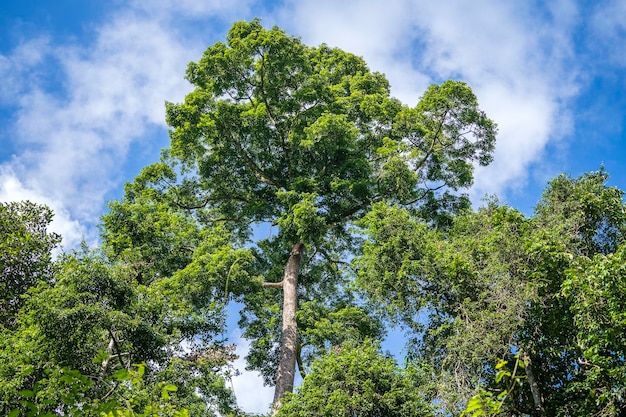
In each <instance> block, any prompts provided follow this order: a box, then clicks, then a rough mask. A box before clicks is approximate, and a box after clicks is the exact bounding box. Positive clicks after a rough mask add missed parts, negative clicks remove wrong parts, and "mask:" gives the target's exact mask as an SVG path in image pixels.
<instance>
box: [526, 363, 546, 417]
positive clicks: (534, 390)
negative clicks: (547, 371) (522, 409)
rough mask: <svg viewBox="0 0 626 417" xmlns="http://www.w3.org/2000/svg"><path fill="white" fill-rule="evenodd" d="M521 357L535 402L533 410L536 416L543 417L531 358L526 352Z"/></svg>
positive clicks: (541, 399)
mask: <svg viewBox="0 0 626 417" xmlns="http://www.w3.org/2000/svg"><path fill="white" fill-rule="evenodd" d="M522 359H523V360H524V368H525V369H526V376H527V377H528V384H529V385H530V392H531V393H532V396H533V402H534V403H535V411H536V413H537V415H538V416H542V417H543V416H545V415H546V410H545V409H544V408H543V398H542V396H541V392H540V391H539V385H538V384H537V380H536V379H535V374H534V372H533V363H532V360H531V359H530V356H529V355H528V354H527V353H526V352H524V353H523V355H522Z"/></svg>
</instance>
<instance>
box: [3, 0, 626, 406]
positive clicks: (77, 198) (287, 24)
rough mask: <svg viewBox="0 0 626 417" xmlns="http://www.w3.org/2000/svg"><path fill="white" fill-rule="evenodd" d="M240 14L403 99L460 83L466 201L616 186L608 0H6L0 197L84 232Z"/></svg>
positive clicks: (148, 151) (157, 143) (617, 44)
mask: <svg viewBox="0 0 626 417" xmlns="http://www.w3.org/2000/svg"><path fill="white" fill-rule="evenodd" d="M255 16H256V17H260V18H262V20H263V23H264V24H265V25H266V26H272V25H275V24H277V25H279V26H280V27H281V28H283V29H285V30H286V31H287V32H288V33H290V34H293V35H297V36H300V37H301V38H302V40H303V41H304V42H305V43H308V44H313V45H316V44H319V43H322V42H325V43H327V44H329V45H332V46H338V47H342V48H344V49H346V50H348V51H350V52H354V53H356V54H358V55H362V56H363V57H364V58H365V59H366V61H367V62H368V63H369V65H370V67H371V68H372V69H373V70H376V71H380V72H384V73H385V74H386V75H387V77H388V78H389V80H390V82H391V85H392V93H393V94H394V95H395V96H397V97H398V98H400V99H401V100H403V101H404V102H405V103H407V104H410V105H414V104H415V103H416V102H417V100H418V99H419V97H420V95H421V94H422V93H423V91H424V90H425V88H426V87H427V86H428V85H429V84H430V83H433V82H441V81H443V80H445V79H448V78H453V79H460V80H463V81H466V82H467V83H468V84H469V85H470V86H471V87H472V88H473V89H474V91H475V93H476V95H477V96H478V99H479V102H480V104H481V106H482V107H483V109H484V110H485V111H486V112H487V113H488V114H489V116H490V117H491V118H493V119H494V120H495V121H496V122H497V123H498V125H499V127H500V134H499V137H498V143H497V147H496V153H495V160H494V163H493V164H492V165H491V166H489V167H487V168H484V169H478V170H477V171H476V181H475V186H474V188H473V189H472V190H471V195H472V198H473V199H474V200H475V201H480V198H481V197H482V196H484V195H485V194H496V195H498V196H499V198H500V200H501V201H503V202H507V203H509V204H510V205H512V206H514V207H518V208H520V209H522V210H523V211H524V212H526V213H531V211H532V207H533V206H534V204H535V203H536V201H537V200H538V199H539V197H540V194H541V191H542V189H543V188H544V187H545V185H546V183H547V181H548V180H549V179H550V178H552V177H554V176H555V175H557V174H558V173H561V172H565V173H568V174H571V175H579V174H581V173H583V172H585V171H590V170H597V169H598V168H599V167H600V166H601V164H604V166H605V168H606V169H607V171H608V172H609V173H610V174H611V180H610V182H611V184H612V185H615V186H618V187H620V188H622V189H626V167H624V166H623V162H624V161H625V160H626V137H625V133H624V123H625V121H626V120H625V112H624V109H625V108H626V95H625V91H626V85H625V83H626V77H625V75H626V19H624V16H626V1H623V0H622V1H617V0H608V1H589V2H584V1H570V0H554V1H549V2H544V1H540V0H537V1H532V0H518V1H508V2H502V1H499V0H476V1H473V2H467V1H464V0H439V1H437V2H433V1H426V0H422V1H419V0H388V1H384V2H381V1H374V0H352V1H337V0H299V1H296V0H285V1H254V0H239V1H228V0H207V1H202V0H176V1H174V0H151V1H147V0H146V1H140V0H135V1H132V0H130V1H122V0H113V1H87V0H54V1H52V0H48V1H46V0H40V1H35V0H30V1H29V0H21V1H4V2H0V123H1V126H2V128H0V201H12V200H21V199H26V198H28V199H31V200H35V201H40V202H43V203H46V204H48V205H50V206H51V207H52V208H53V209H54V210H55V213H56V220H55V223H54V225H53V228H54V229H55V230H56V231H59V232H60V233H62V234H63V236H64V245H65V247H67V248H69V247H73V246H74V245H76V244H77V243H78V242H79V241H80V239H82V238H85V239H86V240H87V241H88V242H96V241H97V235H98V232H97V229H96V228H95V227H94V226H95V225H96V224H97V222H98V218H99V216H100V215H101V214H102V213H103V212H104V211H105V210H106V202H107V201H108V200H111V199H114V198H117V197H119V196H120V195H121V190H122V186H123V183H124V182H125V181H130V180H132V179H133V178H134V176H135V175H136V174H137V173H138V172H139V170H140V169H141V167H143V166H145V165H147V164H148V163H151V162H154V161H156V160H157V159H158V156H159V151H160V149H161V148H163V147H167V146H168V143H169V140H168V136H167V126H166V125H165V122H164V102H165V101H174V102H176V101H181V100H182V99H183V97H184V95H185V94H186V93H187V92H188V91H189V90H190V87H189V85H188V83H187V82H186V81H185V80H184V79H183V76H184V72H185V68H186V65H187V63H188V62H190V61H193V60H197V59H199V58H200V56H201V54H202V52H203V50H204V49H205V48H206V47H207V46H209V45H210V44H212V43H214V42H215V41H218V40H222V39H224V37H225V34H226V31H227V29H228V28H229V27H230V25H231V24H232V23H233V22H234V21H236V20H242V19H250V18H252V17H255ZM256 383H257V382H255V381H254V379H253V378H248V375H246V378H243V379H240V381H239V382H237V384H239V387H238V390H239V389H240V390H242V392H246V391H248V390H255V391H254V392H259V393H260V392H262V391H260V388H256V385H255V384H256ZM245 384H249V385H245ZM240 397H241V395H240ZM261 397H262V396H260V397H259V398H261ZM263 398H264V397H263ZM244 401H246V400H244ZM250 401H251V400H250ZM256 406H257V405H254V404H252V403H250V404H249V405H248V404H247V405H246V407H248V408H250V409H254V407H256Z"/></svg>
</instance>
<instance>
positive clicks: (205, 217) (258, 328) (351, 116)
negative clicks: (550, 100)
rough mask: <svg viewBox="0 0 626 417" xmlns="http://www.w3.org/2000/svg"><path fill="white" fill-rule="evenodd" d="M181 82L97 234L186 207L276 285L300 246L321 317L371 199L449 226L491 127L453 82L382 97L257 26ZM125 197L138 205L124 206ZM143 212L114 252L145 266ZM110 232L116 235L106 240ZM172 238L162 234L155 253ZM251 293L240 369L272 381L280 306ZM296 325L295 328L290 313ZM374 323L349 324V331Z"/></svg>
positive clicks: (338, 56) (326, 50) (330, 306)
mask: <svg viewBox="0 0 626 417" xmlns="http://www.w3.org/2000/svg"><path fill="white" fill-rule="evenodd" d="M187 79H188V80H189V81H190V82H191V83H192V84H193V85H194V87H195V89H194V90H193V91H192V92H191V93H190V94H188V95H187V97H186V98H185V100H184V102H183V103H178V104H175V103H168V104H167V108H166V113H167V122H168V124H169V125H170V126H171V127H172V130H171V131H170V136H171V148H170V149H169V150H167V151H165V152H164V157H163V158H162V161H161V162H160V163H158V164H154V165H152V166H149V167H147V168H145V169H144V170H143V172H142V173H141V174H140V176H139V177H138V178H137V179H136V181H135V182H134V184H132V185H129V186H128V188H127V196H126V197H125V200H127V201H126V202H124V203H122V206H118V205H113V206H112V210H113V211H112V213H111V215H109V218H106V219H105V224H106V228H105V237H107V236H111V238H112V239H111V244H112V245H113V247H119V244H118V243H116V242H118V241H123V240H124V239H127V238H126V235H127V234H128V233H127V230H126V229H125V227H126V226H123V225H124V224H128V223H129V222H128V220H127V219H133V218H134V216H135V214H133V213H134V212H135V211H137V213H138V214H140V213H143V212H144V211H146V210H147V211H148V212H149V213H153V210H154V209H156V210H157V211H158V212H159V213H163V215H165V216H167V217H169V216H174V217H178V216H185V215H186V216H187V218H188V219H193V221H191V223H192V224H194V225H197V226H199V227H200V228H207V229H212V228H214V227H215V226H216V225H217V224H220V225H222V226H221V227H224V228H225V229H226V230H229V231H232V232H233V233H234V235H233V236H236V237H237V238H241V240H240V241H237V240H232V241H231V242H232V243H233V245H242V246H243V245H246V244H248V245H250V244H252V245H253V246H254V250H253V251H254V255H255V258H256V261H257V263H256V265H255V267H256V269H255V271H254V273H252V275H257V276H262V277H264V281H266V282H279V281H281V279H282V273H283V267H284V265H285V264H286V261H287V259H288V256H289V252H290V250H291V248H292V247H293V246H294V245H295V244H298V243H302V244H304V245H305V246H306V250H307V252H306V257H305V260H304V263H303V267H302V270H301V271H300V277H299V288H298V291H299V302H300V305H301V306H307V305H310V306H312V305H313V304H315V305H316V307H315V311H316V312H317V313H319V312H324V313H323V314H327V315H329V316H327V318H328V320H331V321H333V320H336V319H337V316H335V317H333V318H331V315H333V314H337V312H338V310H337V306H338V305H339V304H340V301H341V300H347V299H350V297H351V296H350V294H349V293H350V291H351V290H350V289H349V287H347V286H346V284H347V281H348V279H349V278H350V276H351V274H352V271H351V270H350V269H348V268H345V265H346V262H345V259H349V258H350V257H352V256H353V254H354V253H357V252H358V251H359V245H360V242H359V241H358V240H357V239H356V236H355V234H354V233H353V231H352V228H353V225H354V222H356V221H358V220H359V219H360V218H361V217H363V216H364V215H365V214H366V213H368V212H369V211H370V209H371V207H372V205H373V204H375V203H376V202H381V201H393V202H397V203H401V204H404V205H406V206H410V207H412V208H414V209H415V210H419V209H420V208H422V210H421V214H422V216H423V217H424V218H426V219H428V220H429V221H431V222H433V223H438V224H444V223H446V222H449V218H450V215H451V213H453V212H455V211H456V210H458V209H460V208H462V207H466V206H467V198H466V197H465V196H463V195H459V194H458V193H457V191H459V190H461V189H463V188H466V187H468V186H470V185H471V183H472V178H473V176H472V173H473V165H472V164H473V163H478V164H483V165H484V164H487V163H489V162H490V160H491V153H492V150H493V146H494V141H495V134H496V130H497V129H496V126H495V124H494V123H493V122H492V121H491V120H489V119H488V118H487V117H486V115H485V114H484V112H483V111H482V110H480V108H479V107H478V103H477V100H476V97H475V96H474V94H473V93H472V91H471V89H470V88H469V87H468V86H467V85H466V84H464V83H462V82H457V81H447V82H444V83H443V84H441V85H434V86H431V87H430V88H429V89H428V90H427V91H426V92H425V94H424V96H423V97H422V99H421V100H420V102H419V103H418V104H417V105H416V106H415V107H408V106H406V105H403V104H401V103H400V102H399V101H398V100H397V99H394V98H392V97H391V96H390V94H389V93H390V91H389V90H390V89H389V83H388V81H387V80H386V79H385V77H384V76H383V75H382V74H379V73H375V72H371V71H370V70H369V68H368V67H367V65H366V63H365V62H364V61H363V59H362V58H360V57H357V56H355V55H353V54H350V53H347V52H344V51H342V50H340V49H336V48H330V47H328V46H327V45H321V46H319V47H310V46H306V45H304V44H302V43H301V41H300V40H299V39H297V38H294V37H291V36H288V35H287V34H285V33H284V32H283V31H282V30H280V29H278V28H276V27H275V28H272V29H269V30H268V29H265V28H263V27H262V25H261V23H260V22H259V21H258V20H252V21H250V22H238V23H235V24H234V25H233V27H232V28H231V29H230V31H229V33H228V36H227V39H226V42H218V43H216V44H214V45H212V46H210V47H209V48H207V50H206V51H205V52H204V54H203V56H202V58H201V59H200V60H199V61H198V62H195V63H191V64H190V65H189V67H188V70H187ZM138 196H140V197H138ZM138 198H140V199H141V202H140V207H144V206H145V207H147V208H140V207H135V206H134V204H136V202H137V201H139V200H138ZM161 204H163V205H164V206H161ZM124 207H127V210H128V211H126V209H125V208H124ZM165 213H169V214H165ZM151 216H153V217H155V218H158V216H159V215H156V216H155V215H152V214H151ZM118 217H119V219H120V222H118V221H117V220H115V219H116V218H118ZM142 217H143V219H137V220H138V222H137V223H138V224H139V225H140V226H139V227H136V226H132V231H131V234H130V235H131V236H137V237H138V239H136V240H135V241H133V242H128V241H126V243H124V245H123V247H126V248H135V249H132V250H133V251H134V253H139V257H138V259H139V262H144V263H151V262H152V261H151V257H154V255H153V254H151V253H150V250H151V249H143V248H144V247H145V248H150V247H152V243H151V242H152V241H153V240H154V239H156V240H158V241H160V240H161V237H160V235H159V234H152V235H148V236H143V235H142V236H139V235H137V234H136V233H135V232H134V230H147V231H148V232H149V233H148V234H150V233H153V232H152V231H153V230H155V231H157V232H158V231H159V227H158V225H157V227H154V228H153V227H151V226H149V225H150V222H151V221H153V220H150V219H149V218H148V217H147V216H144V215H142ZM144 219H145V221H146V223H145V226H141V224H144ZM134 223H135V220H132V221H131V222H130V224H134ZM259 223H265V224H271V225H273V226H277V228H278V231H277V233H275V234H273V235H272V236H271V238H269V239H267V240H263V239H259V238H258V236H254V235H253V234H252V233H251V227H250V226H251V225H254V224H259ZM159 224H163V222H160V223H159ZM110 227H113V228H114V229H119V230H120V232H119V238H118V237H115V236H117V235H116V234H117V233H118V232H113V233H110V232H108V231H107V229H108V228H110ZM176 233H177V232H174V234H173V235H166V237H165V240H164V242H166V243H167V242H170V243H168V245H169V246H168V247H172V243H171V237H172V236H174V239H177V238H176V236H177V234H176ZM108 239H109V238H108V237H107V240H108ZM168 239H170V240H168ZM144 242H145V243H144ZM158 245H159V244H157V245H156V247H157V248H158V247H159V246H158ZM176 247H177V245H176V244H173V248H174V249H175V248H176ZM124 250H126V249H124ZM166 252H167V251H164V255H166V256H171V255H167V253H166ZM115 253H116V254H120V253H121V250H120V249H115ZM168 263H169V262H168ZM172 274H173V275H176V273H172ZM260 288H261V287H260V286H258V285H257V286H256V287H255V285H254V284H251V285H249V286H248V288H247V290H248V292H247V294H246V296H245V297H244V302H245V305H246V308H245V312H244V317H243V318H242V321H241V325H243V326H244V327H245V328H246V329H245V331H244V335H245V336H246V337H248V338H250V339H252V350H251V353H250V356H249V365H250V366H251V367H252V369H257V370H260V371H261V372H262V373H263V374H264V377H265V380H266V382H268V383H272V381H273V378H274V373H275V369H276V363H277V360H278V348H277V346H278V345H277V343H278V341H279V339H280V321H279V314H280V308H279V306H280V305H281V304H282V302H283V300H282V294H281V292H280V291H271V290H270V291H260ZM322 300H324V301H323V302H322ZM350 302H351V303H352V302H353V299H352V300H351V301H350ZM307 303H313V304H307ZM341 308H343V307H341ZM345 311H348V310H345ZM316 317H319V319H320V320H323V319H324V318H323V317H322V316H320V315H316ZM298 320H299V321H300V323H302V325H304V323H305V322H307V319H306V318H304V317H303V315H302V314H299V319H298ZM365 321H369V322H370V323H372V324H373V319H371V318H369V319H367V320H365ZM309 322H310V320H309ZM357 327H358V326H357ZM313 328H315V326H310V325H309V328H308V330H306V331H305V330H303V332H302V338H303V340H302V344H303V346H305V347H307V349H308V351H309V354H312V352H323V351H325V349H327V347H328V344H329V343H333V340H335V339H336V338H337V335H336V334H335V331H336V330H338V325H336V324H335V325H331V326H328V327H326V328H325V330H324V331H321V329H319V328H318V330H315V331H314V330H313ZM330 328H333V331H332V332H329V329H330ZM373 329H374V327H370V328H369V329H366V328H365V327H362V328H361V330H363V331H364V333H363V334H361V335H360V336H359V337H364V336H365V335H367V334H368V333H372V332H373V333H376V332H375V331H373ZM331 333H333V334H332V335H331ZM322 334H324V338H326V340H322V337H321V335H322ZM309 339H310V340H309ZM313 341H314V342H315V344H316V346H315V347H314V346H312V345H309V343H313ZM305 350H306V349H305Z"/></svg>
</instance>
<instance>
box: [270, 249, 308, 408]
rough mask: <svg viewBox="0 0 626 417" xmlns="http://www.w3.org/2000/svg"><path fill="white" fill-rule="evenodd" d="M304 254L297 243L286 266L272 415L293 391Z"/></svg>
mask: <svg viewBox="0 0 626 417" xmlns="http://www.w3.org/2000/svg"><path fill="white" fill-rule="evenodd" d="M303 254H304V244H302V243H296V244H295V245H294V246H293V249H292V250H291V255H290V256H289V260H288V261H287V265H286V266H285V275H284V278H283V282H282V284H283V285H282V287H283V331H282V336H281V340H280V362H279V363H278V373H277V376H276V390H275V391H274V402H273V403H272V410H273V412H272V414H275V413H276V411H278V408H279V407H280V404H281V399H282V398H283V397H284V396H285V394H286V393H288V392H292V391H293V380H294V376H295V373H296V354H297V352H296V351H297V349H298V325H297V323H296V308H297V304H298V274H299V272H300V265H301V264H302V256H303Z"/></svg>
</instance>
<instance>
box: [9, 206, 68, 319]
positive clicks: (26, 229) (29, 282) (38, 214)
mask: <svg viewBox="0 0 626 417" xmlns="http://www.w3.org/2000/svg"><path fill="white" fill-rule="evenodd" d="M51 221H52V210H50V209H49V208H47V207H45V206H42V205H38V204H35V203H31V202H29V201H23V202H15V203H0V326H2V327H6V328H14V327H15V326H16V317H17V313H18V311H19V310H20V308H21V307H22V305H23V299H22V296H23V295H24V294H25V293H26V291H28V289H29V288H31V287H33V286H35V285H37V284H38V283H39V282H48V281H49V280H50V279H51V278H52V274H53V265H52V261H51V254H52V250H53V249H54V248H56V247H57V245H58V244H59V243H60V242H61V237H60V236H59V235H57V234H56V233H49V232H48V231H47V228H48V226H49V225H50V222H51Z"/></svg>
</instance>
